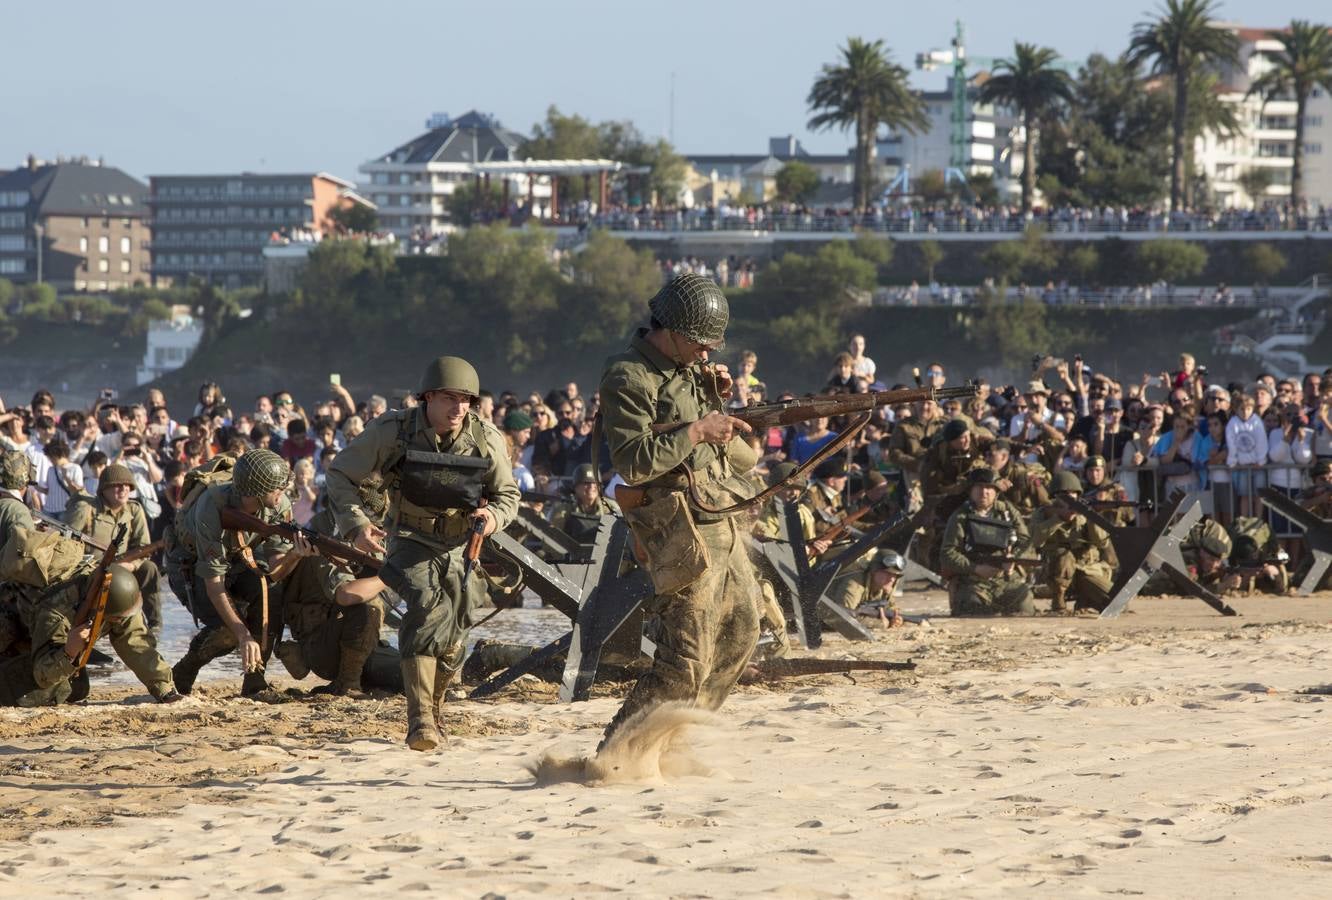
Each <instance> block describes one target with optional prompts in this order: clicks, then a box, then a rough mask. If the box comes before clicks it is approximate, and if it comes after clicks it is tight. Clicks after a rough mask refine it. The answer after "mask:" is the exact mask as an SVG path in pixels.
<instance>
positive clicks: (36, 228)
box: [32, 222, 46, 284]
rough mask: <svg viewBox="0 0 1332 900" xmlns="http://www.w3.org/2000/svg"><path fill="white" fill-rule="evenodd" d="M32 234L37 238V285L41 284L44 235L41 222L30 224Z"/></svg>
mask: <svg viewBox="0 0 1332 900" xmlns="http://www.w3.org/2000/svg"><path fill="white" fill-rule="evenodd" d="M32 232H33V234H35V235H36V236H37V283H38V284H41V283H42V244H43V242H44V241H43V238H44V236H45V234H46V229H45V228H43V227H42V223H41V222H33V223H32Z"/></svg>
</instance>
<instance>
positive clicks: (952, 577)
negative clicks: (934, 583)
mask: <svg viewBox="0 0 1332 900" xmlns="http://www.w3.org/2000/svg"><path fill="white" fill-rule="evenodd" d="M997 481H998V479H997V477H996V476H995V473H994V470H993V469H990V468H987V467H980V468H976V469H972V470H971V471H970V472H969V473H967V484H968V496H967V499H966V500H965V501H963V503H962V505H961V506H960V507H959V508H958V509H957V511H956V512H954V513H953V515H952V516H951V517H950V518H949V519H948V524H947V525H946V526H945V527H944V533H943V545H942V548H941V550H940V559H941V561H942V564H943V572H942V574H943V576H944V577H945V578H946V579H947V580H948V607H949V609H950V611H951V612H952V614H953V615H955V616H993V615H1008V616H1011V615H1032V614H1033V613H1035V612H1036V607H1035V605H1034V604H1033V603H1032V601H1031V588H1030V587H1029V586H1028V585H1027V581H1026V579H1025V578H1024V577H1022V575H1021V574H1020V571H1019V568H1018V565H1017V564H1016V562H1014V561H1006V560H1003V559H1002V557H1018V556H1021V554H1022V552H1023V551H1025V550H1026V549H1027V548H1028V546H1029V544H1030V538H1029V536H1028V533H1027V526H1026V524H1025V523H1024V522H1023V520H1022V514H1021V513H1019V512H1018V510H1017V508H1016V507H1014V506H1013V505H1012V504H1011V503H1009V502H1008V501H1006V500H1000V499H999V487H998V485H997V484H996V482H997ZM996 557H998V559H996Z"/></svg>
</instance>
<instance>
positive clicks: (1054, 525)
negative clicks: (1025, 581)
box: [1031, 472, 1118, 612]
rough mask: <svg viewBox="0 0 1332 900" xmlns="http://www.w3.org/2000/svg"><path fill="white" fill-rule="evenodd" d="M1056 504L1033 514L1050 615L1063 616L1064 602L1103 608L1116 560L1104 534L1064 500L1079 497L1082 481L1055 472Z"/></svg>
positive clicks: (1096, 608) (1032, 528)
mask: <svg viewBox="0 0 1332 900" xmlns="http://www.w3.org/2000/svg"><path fill="white" fill-rule="evenodd" d="M1051 487H1052V488H1053V489H1054V496H1055V504H1054V505H1053V506H1044V507H1041V508H1040V509H1038V510H1036V515H1035V517H1034V518H1033V519H1032V523H1031V538H1032V545H1033V546H1034V547H1035V548H1036V549H1037V550H1039V551H1040V555H1041V556H1042V557H1043V558H1044V559H1045V560H1046V577H1047V578H1048V579H1049V584H1050V587H1051V588H1052V589H1053V591H1054V594H1053V599H1052V600H1051V601H1050V611H1051V612H1064V611H1065V610H1066V609H1067V608H1068V606H1067V598H1069V597H1070V596H1071V597H1072V600H1073V603H1074V608H1076V609H1095V610H1097V611H1100V610H1103V609H1105V608H1106V607H1107V606H1108V605H1109V604H1110V587H1111V585H1113V584H1114V581H1115V569H1116V568H1117V566H1118V559H1117V558H1116V556H1115V550H1114V547H1112V546H1111V544H1110V535H1108V534H1107V533H1106V532H1105V529H1103V528H1101V527H1100V526H1098V525H1094V524H1092V523H1091V522H1089V521H1087V518H1086V516H1083V515H1082V514H1081V513H1079V512H1077V511H1076V510H1075V509H1073V507H1071V506H1068V505H1067V504H1064V503H1060V502H1059V500H1061V499H1063V498H1073V499H1077V498H1078V497H1081V496H1082V482H1081V481H1080V480H1079V479H1078V476H1077V475H1075V474H1073V473H1072V472H1058V473H1056V474H1055V477H1054V481H1053V482H1052V484H1051Z"/></svg>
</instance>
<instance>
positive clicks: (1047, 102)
mask: <svg viewBox="0 0 1332 900" xmlns="http://www.w3.org/2000/svg"><path fill="white" fill-rule="evenodd" d="M1058 56H1059V54H1057V53H1055V51H1053V50H1051V49H1050V48H1049V47H1037V46H1036V45H1035V44H1024V43H1021V42H1018V43H1017V44H1016V45H1015V46H1014V47H1013V58H1012V59H1005V60H1000V61H999V62H998V63H997V64H996V65H995V67H994V72H993V73H992V74H991V75H990V80H989V81H987V82H985V84H983V85H981V89H980V101H981V102H982V103H998V104H1002V105H1004V106H1011V107H1013V108H1014V109H1016V110H1017V111H1018V112H1019V113H1020V114H1021V115H1022V127H1023V128H1024V129H1025V130H1026V132H1027V139H1026V141H1025V142H1024V146H1023V148H1022V211H1023V212H1024V213H1026V212H1031V200H1032V194H1034V193H1035V192H1036V129H1037V124H1038V123H1039V122H1040V121H1041V119H1042V118H1044V117H1046V116H1048V115H1052V114H1054V113H1055V110H1057V109H1058V107H1059V103H1060V102H1061V101H1062V102H1065V103H1067V102H1069V101H1071V100H1072V99H1073V81H1072V79H1070V78H1069V77H1068V73H1067V72H1065V71H1063V70H1062V69H1057V68H1055V67H1054V61H1055V59H1056V58H1057V57H1058Z"/></svg>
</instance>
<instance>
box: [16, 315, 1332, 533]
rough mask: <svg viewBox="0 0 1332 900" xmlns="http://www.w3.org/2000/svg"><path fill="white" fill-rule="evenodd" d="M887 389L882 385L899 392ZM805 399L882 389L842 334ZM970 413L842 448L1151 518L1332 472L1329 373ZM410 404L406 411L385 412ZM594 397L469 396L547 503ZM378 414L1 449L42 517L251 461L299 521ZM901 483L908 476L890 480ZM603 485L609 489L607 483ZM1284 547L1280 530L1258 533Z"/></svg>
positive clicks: (756, 393)
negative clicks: (917, 431) (955, 447)
mask: <svg viewBox="0 0 1332 900" xmlns="http://www.w3.org/2000/svg"><path fill="white" fill-rule="evenodd" d="M731 363H732V369H733V372H734V374H735V390H734V395H733V397H732V399H731V401H730V403H731V404H732V405H734V406H745V405H750V404H756V403H762V402H765V401H767V400H777V399H788V398H793V397H795V396H797V395H796V394H795V393H792V392H790V391H786V392H784V393H774V392H772V391H770V390H769V388H768V385H767V383H766V382H765V380H764V379H763V378H762V376H761V375H760V367H759V360H758V358H757V357H756V356H755V354H753V353H752V352H749V351H743V352H741V353H740V354H738V355H737V356H736V358H734V359H733V360H731ZM923 374H924V379H925V383H926V384H929V385H933V386H944V385H946V384H950V383H952V384H957V383H960V382H962V381H963V380H964V379H963V378H957V377H953V378H950V377H949V375H948V373H947V372H946V371H945V369H944V366H943V365H941V364H939V363H932V364H930V365H928V366H926V367H925V368H924V373H923ZM900 386H901V385H892V387H900ZM801 387H802V388H803V389H804V390H805V391H810V392H821V393H833V392H854V393H859V392H865V391H870V390H883V389H886V388H888V387H890V385H887V384H885V383H884V381H883V379H882V373H881V372H880V371H879V370H878V367H877V365H876V363H875V361H874V360H873V359H872V358H870V357H869V356H868V355H867V354H866V347H865V341H864V338H863V337H861V336H859V335H856V336H854V337H853V338H852V339H851V341H850V342H849V344H848V348H847V350H846V352H844V353H841V354H840V355H838V356H837V358H836V359H835V360H833V361H832V366H831V367H830V370H829V372H828V376H827V380H826V383H824V384H821V385H804V386H801ZM980 391H981V393H980V395H979V396H978V397H977V398H976V399H975V400H973V401H971V402H966V403H964V402H962V401H958V400H950V401H948V402H946V403H944V404H943V405H942V406H939V405H937V404H918V405H914V406H912V405H905V404H903V405H899V406H894V407H880V408H879V409H878V410H877V411H876V414H875V416H874V418H873V419H872V421H871V422H870V424H869V425H868V427H866V428H865V429H864V431H863V432H862V433H861V434H860V436H859V437H858V439H857V442H856V444H855V446H854V447H853V450H852V456H853V460H854V464H855V465H857V466H858V467H860V468H863V469H866V470H868V469H876V470H879V471H881V472H884V473H888V474H892V473H897V472H901V470H902V468H903V466H902V465H900V460H897V461H895V460H894V458H893V455H892V454H891V453H890V452H889V448H890V446H891V445H892V436H893V432H894V429H896V428H897V427H898V426H900V425H901V424H902V423H903V422H905V421H908V420H910V419H911V418H913V417H914V418H916V419H917V420H918V421H919V420H920V419H921V418H924V419H926V420H930V419H935V418H941V419H945V420H946V419H949V418H958V417H964V418H966V419H967V421H968V422H969V423H970V426H971V427H972V428H973V429H974V431H975V434H976V435H977V436H978V437H979V439H981V440H985V439H987V438H988V439H994V438H999V437H1003V438H1007V439H1008V440H1009V441H1011V442H1012V446H1013V451H1012V452H1013V457H1014V459H1020V460H1021V461H1022V462H1024V463H1026V464H1029V465H1032V464H1038V465H1040V466H1041V467H1042V468H1043V469H1044V470H1046V471H1048V472H1051V473H1053V472H1056V471H1059V470H1061V469H1068V470H1072V471H1075V472H1079V473H1081V472H1082V470H1083V469H1084V468H1085V467H1086V466H1087V462H1088V460H1089V459H1094V458H1098V457H1099V458H1102V459H1104V460H1105V468H1106V476H1107V477H1108V478H1110V479H1112V480H1115V481H1117V482H1118V483H1119V484H1120V485H1121V486H1122V487H1123V489H1124V492H1125V495H1126V496H1127V497H1128V498H1129V499H1130V500H1140V501H1153V502H1155V503H1159V502H1160V501H1161V500H1162V499H1163V498H1165V497H1166V496H1168V495H1169V494H1171V493H1173V492H1175V491H1186V492H1197V493H1199V494H1200V495H1203V496H1206V497H1207V507H1208V509H1209V510H1210V511H1212V512H1213V513H1214V515H1215V517H1216V518H1217V519H1218V520H1220V521H1222V522H1223V523H1225V522H1227V521H1228V520H1229V519H1231V518H1232V517H1234V516H1238V515H1257V516H1262V515H1264V512H1263V509H1262V507H1261V504H1260V503H1259V502H1258V500H1257V498H1256V493H1257V491H1258V490H1260V489H1261V488H1262V487H1265V486H1271V487H1273V488H1276V489H1277V490H1279V491H1282V492H1284V493H1286V494H1288V495H1292V496H1293V495H1295V494H1297V493H1298V492H1299V491H1300V490H1301V489H1302V488H1304V487H1307V486H1308V485H1309V483H1310V479H1309V474H1308V470H1309V469H1310V467H1311V466H1312V464H1313V463H1314V462H1315V461H1316V460H1322V459H1332V371H1329V372H1325V373H1323V374H1322V375H1319V374H1308V375H1306V376H1304V377H1303V378H1302V379H1301V380H1298V381H1297V380H1293V379H1288V378H1276V377H1274V376H1272V375H1271V374H1268V373H1258V374H1257V375H1256V376H1255V377H1254V378H1253V380H1252V381H1244V382H1230V383H1227V384H1221V383H1217V382H1215V381H1213V380H1210V379H1209V378H1208V377H1207V370H1206V368H1205V367H1203V366H1199V365H1197V364H1196V363H1195V361H1194V359H1193V357H1191V356H1189V355H1188V354H1182V355H1181V356H1180V358H1179V360H1178V365H1177V366H1176V367H1175V368H1174V370H1173V371H1171V372H1165V371H1163V372H1161V373H1159V374H1157V375H1150V374H1148V375H1143V376H1142V377H1141V378H1140V379H1136V380H1130V379H1125V378H1119V377H1112V376H1111V375H1109V374H1108V373H1105V372H1102V371H1093V369H1092V367H1091V366H1090V365H1089V364H1088V363H1087V362H1084V361H1083V360H1082V359H1081V358H1080V357H1078V356H1074V357H1073V358H1072V359H1071V360H1065V359H1058V358H1053V357H1046V358H1044V359H1039V360H1035V361H1033V367H1032V372H1031V373H1030V377H1029V378H1028V379H1027V381H1026V382H1024V383H1022V384H1013V385H997V384H989V383H986V382H985V381H984V380H982V381H981V382H980ZM396 402H397V403H398V404H400V405H403V406H410V405H412V404H413V403H414V402H415V400H414V398H412V397H411V396H406V397H401V398H396ZM598 403H599V396H598V393H597V392H596V391H591V392H587V393H584V392H583V391H582V390H580V388H579V386H578V385H577V384H576V383H573V382H569V383H567V384H565V385H563V386H562V387H559V388H556V389H552V390H550V391H549V392H547V393H545V394H539V393H530V394H526V395H520V394H517V393H514V392H513V391H507V390H506V391H503V392H502V393H499V394H493V393H491V392H489V391H483V392H482V396H481V398H480V401H479V403H478V409H477V411H478V413H479V414H480V415H482V416H483V417H485V418H486V419H488V420H489V421H491V422H493V423H494V424H495V426H496V427H497V428H499V429H500V431H501V432H502V433H503V434H504V436H505V439H506V441H507V444H508V447H509V449H510V454H511V459H512V462H513V464H514V468H515V474H516V475H517V478H518V481H519V483H520V486H521V487H522V488H523V489H525V490H535V491H541V492H546V491H551V490H554V489H555V488H556V487H558V485H557V484H556V483H557V482H559V481H560V480H561V479H566V480H567V479H568V478H569V477H570V476H571V475H572V474H573V473H574V470H575V469H576V468H577V467H578V466H580V465H582V464H585V463H590V462H591V461H592V458H593V454H592V449H593V448H592V446H591V437H592V434H593V421H594V419H595V417H596V413H597V408H598ZM389 408H390V402H389V400H388V399H387V398H385V397H384V396H381V395H370V396H367V397H365V398H364V399H359V400H358V399H356V398H353V397H352V395H351V394H350V393H349V392H348V391H347V390H346V389H345V388H344V387H343V386H342V385H340V384H333V383H330V384H329V386H328V389H327V391H326V392H324V393H323V394H322V396H320V397H317V398H310V399H309V400H308V404H307V405H305V406H303V405H301V404H300V403H298V402H297V400H296V398H295V397H294V396H293V395H292V394H291V393H290V392H289V391H285V390H279V391H275V392H273V393H271V394H263V395H260V396H258V397H255V398H253V399H252V400H250V401H248V402H244V403H240V402H235V401H233V400H231V399H229V398H227V397H226V396H225V395H224V393H223V391H222V389H221V387H220V386H219V385H217V384H213V383H209V384H205V385H203V386H202V387H201V388H200V390H199V394H198V398H197V402H196V403H195V404H194V405H193V407H192V408H191V409H188V410H181V409H177V410H173V409H169V408H168V406H167V403H166V400H165V398H164V396H163V394H162V393H161V391H159V390H156V389H148V390H147V391H146V392H145V393H144V395H143V396H142V398H137V399H136V400H135V401H134V402H130V403H127V404H125V403H119V402H117V400H116V399H115V396H114V392H112V391H109V390H108V391H103V392H102V395H101V396H99V397H98V398H97V399H96V400H95V401H94V402H93V403H92V404H91V405H89V406H87V407H84V406H82V405H81V404H77V403H71V402H68V401H66V402H65V403H63V404H59V405H58V404H57V398H56V397H54V396H53V395H52V394H51V393H50V392H49V391H45V390H42V391H38V392H37V393H36V394H35V395H34V396H33V397H32V399H31V402H30V403H29V404H28V405H27V406H17V407H14V408H5V407H4V406H3V403H2V402H0V445H3V446H5V447H8V448H11V449H17V450H21V451H23V452H24V453H26V454H27V455H28V457H29V458H30V459H31V460H32V463H33V472H34V477H33V482H34V483H33V484H32V486H31V487H30V489H29V491H28V500H29V502H30V503H31V504H32V505H33V506H34V508H37V509H41V510H43V511H44V512H46V513H48V514H50V515H59V514H61V513H62V512H63V511H64V509H65V506H66V505H67V504H68V503H69V501H70V498H71V497H73V496H75V495H78V494H88V493H93V492H95V490H96V484H97V479H98V477H99V475H100V473H101V471H102V470H103V469H104V468H105V467H106V466H107V465H108V464H109V463H117V462H118V463H122V464H124V465H126V466H128V467H129V468H130V470H131V471H132V472H133V473H134V478H135V482H136V485H137V490H136V494H137V499H138V500H139V502H140V503H141V504H142V505H143V506H144V508H145V511H146V512H147V514H148V517H149V520H150V521H151V522H153V523H154V530H155V531H157V532H158V533H160V532H161V530H162V529H163V528H164V527H165V525H166V523H168V522H169V521H171V519H172V516H173V513H174V509H175V508H176V506H177V505H178V504H179V502H180V499H181V498H180V488H181V485H182V483H183V479H184V475H185V472H186V471H187V470H188V469H189V468H191V467H193V466H196V465H199V464H200V463H203V462H205V461H206V460H208V459H210V458H211V457H213V456H214V455H216V454H219V453H223V452H232V453H235V452H240V451H244V450H246V449H248V448H251V447H266V448H269V449H272V450H275V451H276V452H278V453H280V454H281V455H282V456H283V457H284V458H285V459H287V460H288V461H289V462H291V463H292V465H293V468H294V480H293V484H292V486H291V496H292V501H293V506H294V509H295V511H296V517H297V519H298V520H300V521H302V522H304V521H308V519H309V518H310V517H311V516H312V515H313V514H314V513H315V512H316V511H317V510H318V509H319V508H320V506H321V504H322V503H323V502H324V500H323V491H322V485H323V480H324V473H325V472H326V471H327V469H328V466H329V463H330V462H331V461H332V459H333V458H334V457H335V456H336V455H337V454H338V452H340V450H341V449H342V448H343V447H344V446H345V445H346V444H347V442H349V441H351V440H353V439H355V438H356V436H357V435H358V434H360V433H361V432H362V431H363V430H364V429H365V426H366V424H367V423H368V422H370V421H372V420H373V419H374V418H375V417H377V416H379V415H382V414H383V413H384V412H385V411H386V410H388V409H389ZM841 424H842V423H839V422H837V421H832V422H830V421H828V420H826V419H819V420H814V421H811V422H808V423H806V424H805V425H804V426H800V427H789V428H775V429H771V430H769V431H768V432H766V433H762V434H755V435H752V436H751V440H752V441H753V442H754V444H755V447H756V449H757V450H758V451H759V453H760V455H761V462H760V466H761V468H762V469H766V467H768V466H770V465H773V464H775V463H776V462H779V461H783V460H794V461H797V462H799V461H802V460H805V459H808V458H810V457H811V456H812V455H813V454H814V453H816V452H817V451H818V450H819V449H820V448H821V447H822V446H823V445H825V444H826V443H827V442H828V441H830V440H832V439H833V436H834V434H835V432H836V431H837V430H838V428H839V427H840V425H841ZM609 458H610V455H609V453H608V452H607V451H606V450H605V448H604V447H603V448H602V449H601V451H600V453H599V454H598V459H599V460H600V464H601V467H602V474H603V477H604V478H605V479H606V480H607V481H611V480H612V479H613V475H614V473H613V472H611V471H610V469H609V465H610V463H609ZM901 474H902V475H903V477H904V480H905V481H908V482H909V481H910V480H911V479H912V478H914V475H915V473H914V472H909V471H906V472H901ZM612 486H613V485H612ZM1273 524H1274V525H1278V526H1279V527H1280V528H1281V529H1282V530H1281V531H1280V534H1282V535H1283V536H1290V535H1291V533H1292V530H1293V529H1292V527H1291V526H1290V525H1289V523H1286V522H1284V520H1281V521H1274V523H1273Z"/></svg>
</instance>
